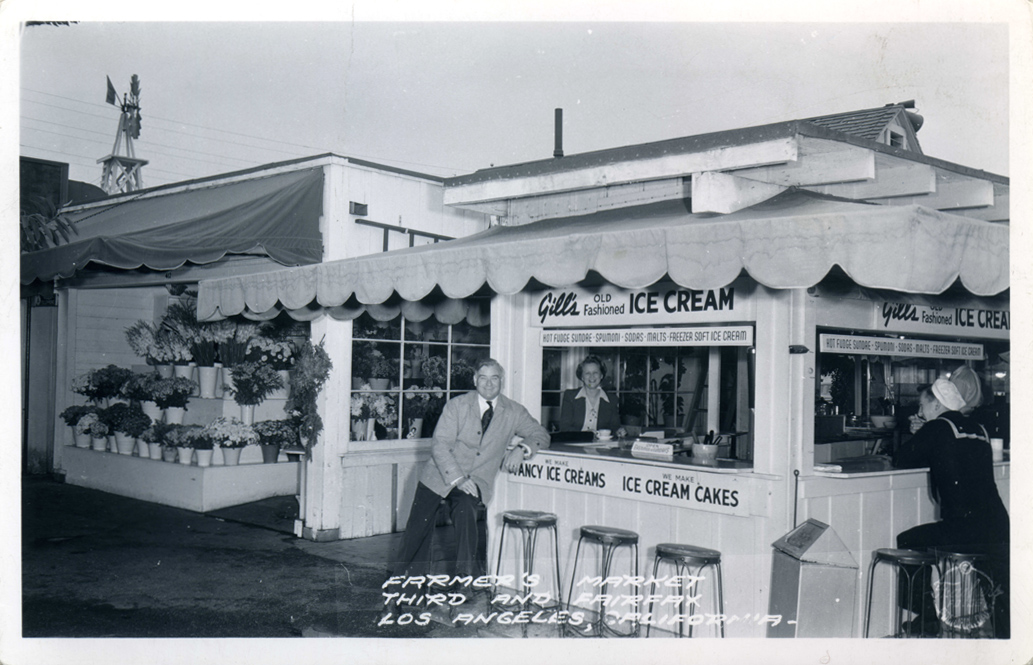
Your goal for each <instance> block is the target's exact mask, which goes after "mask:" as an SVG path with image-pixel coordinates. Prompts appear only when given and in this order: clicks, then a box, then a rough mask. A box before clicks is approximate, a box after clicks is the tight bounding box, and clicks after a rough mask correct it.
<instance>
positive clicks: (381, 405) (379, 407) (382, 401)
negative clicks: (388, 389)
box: [351, 384, 398, 423]
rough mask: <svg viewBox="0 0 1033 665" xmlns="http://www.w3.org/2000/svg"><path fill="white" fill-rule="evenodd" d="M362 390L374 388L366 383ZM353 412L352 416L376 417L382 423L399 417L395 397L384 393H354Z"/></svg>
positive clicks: (359, 417)
mask: <svg viewBox="0 0 1033 665" xmlns="http://www.w3.org/2000/svg"><path fill="white" fill-rule="evenodd" d="M361 390H372V388H370V386H369V384H364V385H363V386H362V388H361ZM351 413H352V418H358V419H366V418H376V419H377V420H379V421H380V422H382V423H393V422H394V421H395V420H397V419H398V412H397V411H395V400H394V398H393V397H391V396H390V395H386V394H384V393H372V392H355V393H352V400H351Z"/></svg>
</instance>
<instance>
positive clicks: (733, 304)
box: [532, 282, 753, 328]
mask: <svg viewBox="0 0 1033 665" xmlns="http://www.w3.org/2000/svg"><path fill="white" fill-rule="evenodd" d="M748 291H749V289H748V288H746V287H745V286H743V285H738V284H737V283H732V284H729V285H728V286H724V287H721V288H717V289H702V290H696V289H686V288H684V287H681V286H678V285H677V284H674V283H671V282H667V283H660V284H654V285H652V286H649V287H646V288H644V289H621V288H618V287H615V286H611V285H607V286H602V287H599V288H598V289H581V288H568V289H553V290H550V291H545V292H543V293H541V294H539V295H538V296H537V297H536V299H535V300H533V301H532V302H533V305H534V307H535V311H534V312H532V319H533V321H534V323H535V324H536V325H539V326H543V327H549V328H552V327H578V328H581V327H589V326H602V325H645V324H675V323H697V322H699V323H709V322H719V321H731V320H737V321H743V320H750V319H752V318H753V303H752V299H751V298H750V295H749V293H748Z"/></svg>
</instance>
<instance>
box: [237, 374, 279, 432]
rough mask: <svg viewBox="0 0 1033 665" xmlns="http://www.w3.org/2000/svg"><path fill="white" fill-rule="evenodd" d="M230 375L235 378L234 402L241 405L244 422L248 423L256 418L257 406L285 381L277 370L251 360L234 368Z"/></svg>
mask: <svg viewBox="0 0 1033 665" xmlns="http://www.w3.org/2000/svg"><path fill="white" fill-rule="evenodd" d="M230 374H231V375H232V376H233V388H232V392H233V400H234V401H235V402H236V403H237V404H239V405H240V407H241V416H242V420H243V421H244V422H247V423H250V422H252V420H253V418H254V412H255V406H256V405H258V404H261V403H262V400H264V399H265V398H266V397H268V396H269V393H271V392H272V391H274V390H276V389H277V388H280V387H282V386H283V379H282V378H281V377H280V375H279V373H277V372H276V370H274V369H273V368H272V367H270V366H268V365H263V364H261V363H256V362H253V361H250V360H248V361H245V362H242V363H241V364H239V365H237V366H236V367H234V368H233V369H232V370H231V371H230Z"/></svg>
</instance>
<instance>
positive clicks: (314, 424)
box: [283, 339, 333, 452]
mask: <svg viewBox="0 0 1033 665" xmlns="http://www.w3.org/2000/svg"><path fill="white" fill-rule="evenodd" d="M298 347H299V348H298V349H297V354H296V357H295V362H294V371H293V372H291V376H290V387H291V392H290V396H289V397H288V398H287V403H286V404H284V405H283V410H284V411H285V412H286V413H287V417H288V419H289V420H290V421H291V423H292V424H293V425H294V426H295V427H296V428H297V430H298V435H299V436H300V438H301V440H302V442H303V444H304V445H305V448H306V451H307V452H310V451H311V449H312V446H314V445H315V444H316V440H317V438H318V436H319V433H320V432H322V431H323V419H322V418H320V416H319V410H318V408H317V407H316V399H317V398H318V397H319V393H320V391H321V390H322V389H323V384H325V383H326V380H327V379H328V378H329V377H330V370H331V369H333V363H332V362H330V356H329V355H328V354H327V352H326V349H324V348H323V342H322V341H320V342H319V344H313V343H312V340H310V339H305V341H304V342H303V343H300V344H299V345H298Z"/></svg>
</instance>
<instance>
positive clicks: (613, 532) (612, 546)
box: [567, 526, 639, 637]
mask: <svg viewBox="0 0 1033 665" xmlns="http://www.w3.org/2000/svg"><path fill="white" fill-rule="evenodd" d="M585 541H587V543H588V544H596V545H599V546H600V547H602V556H601V557H600V559H599V576H600V578H601V579H602V588H601V589H600V593H599V595H602V596H605V595H607V594H606V590H607V588H608V584H607V579H608V578H609V577H610V564H611V563H613V554H614V552H615V551H616V550H617V548H618V547H631V548H632V550H633V551H632V559H631V560H632V564H631V566H629V568H631V569H633V571H634V572H633V574H634V576H635V577H636V578H637V577H638V534H637V533H635V532H634V531H628V530H627V529H617V528H614V527H609V526H583V527H581V535H580V537H579V538H578V540H577V550H576V551H575V553H574V569H573V570H572V571H571V573H570V589H569V591H568V592H567V603H568V605H570V603H572V601H573V594H574V584H575V583H576V581H577V568H578V564H579V563H580V562H581V543H582V542H585ZM633 595H636V596H637V595H639V594H638V593H637V591H636V592H634V593H633ZM635 614H636V615H637V614H638V601H637V600H636V601H635ZM594 626H595V634H596V637H602V636H603V634H604V632H609V633H611V634H613V635H616V636H618V637H637V636H638V631H639V622H638V620H637V619H636V621H635V626H634V628H633V629H632V631H631V632H629V633H620V632H618V631H617V630H615V629H614V628H611V627H610V626H608V625H607V624H606V608H605V606H604V605H603V603H602V602H600V603H599V617H598V618H597V619H596V620H595V622H594Z"/></svg>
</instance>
